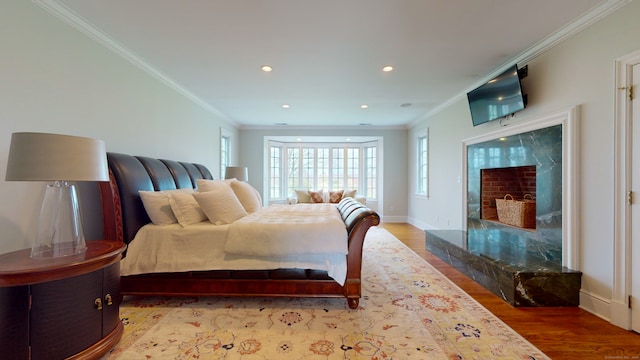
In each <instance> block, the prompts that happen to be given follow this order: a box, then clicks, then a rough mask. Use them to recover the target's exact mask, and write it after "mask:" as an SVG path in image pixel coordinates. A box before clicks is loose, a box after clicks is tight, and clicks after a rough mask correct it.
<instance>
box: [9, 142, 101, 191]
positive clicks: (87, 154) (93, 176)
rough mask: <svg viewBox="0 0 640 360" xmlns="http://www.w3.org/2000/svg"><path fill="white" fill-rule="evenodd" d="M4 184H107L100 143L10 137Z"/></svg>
mask: <svg viewBox="0 0 640 360" xmlns="http://www.w3.org/2000/svg"><path fill="white" fill-rule="evenodd" d="M5 180H7V181H55V180H64V181H109V170H108V168H107V154H106V149H105V144H104V142H103V141H101V140H96V139H91V138H85V137H79V136H70V135H58V134H46V133H31V132H24V133H13V134H12V135H11V148H10V149H9V159H8V163H7V174H6V177H5Z"/></svg>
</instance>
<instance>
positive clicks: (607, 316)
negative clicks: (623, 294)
mask: <svg viewBox="0 0 640 360" xmlns="http://www.w3.org/2000/svg"><path fill="white" fill-rule="evenodd" d="M580 308H581V309H583V310H585V311H588V312H590V313H592V314H593V315H595V316H597V317H599V318H601V319H603V320H606V321H608V322H611V300H609V299H605V298H603V297H601V296H598V295H596V294H594V293H590V292H588V291H585V290H584V289H582V290H580Z"/></svg>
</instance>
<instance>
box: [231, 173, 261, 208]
mask: <svg viewBox="0 0 640 360" xmlns="http://www.w3.org/2000/svg"><path fill="white" fill-rule="evenodd" d="M231 189H232V190H233V192H234V193H235V194H236V197H237V198H238V200H240V203H241V204H242V206H243V207H244V209H245V210H246V211H247V212H248V213H249V214H251V213H254V212H256V211H258V210H260V208H262V202H261V201H260V197H259V196H257V194H258V191H257V190H256V189H255V188H254V187H253V186H251V185H249V183H247V182H244V181H234V182H232V183H231Z"/></svg>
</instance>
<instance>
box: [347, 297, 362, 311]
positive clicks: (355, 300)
mask: <svg viewBox="0 0 640 360" xmlns="http://www.w3.org/2000/svg"><path fill="white" fill-rule="evenodd" d="M359 303H360V299H358V298H347V304H349V309H357V308H358V304H359Z"/></svg>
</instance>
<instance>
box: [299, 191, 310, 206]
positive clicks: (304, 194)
mask: <svg viewBox="0 0 640 360" xmlns="http://www.w3.org/2000/svg"><path fill="white" fill-rule="evenodd" d="M296 197H297V198H298V204H301V203H310V202H311V197H310V196H309V192H308V191H307V190H296Z"/></svg>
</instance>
